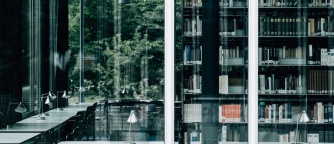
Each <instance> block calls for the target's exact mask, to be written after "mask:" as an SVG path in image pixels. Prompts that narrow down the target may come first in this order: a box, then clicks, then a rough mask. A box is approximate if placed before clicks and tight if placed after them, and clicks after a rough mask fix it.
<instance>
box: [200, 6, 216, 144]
mask: <svg viewBox="0 0 334 144" xmlns="http://www.w3.org/2000/svg"><path fill="white" fill-rule="evenodd" d="M202 23H203V25H202V47H203V50H202V51H203V53H202V98H210V99H211V98H212V99H213V100H211V101H207V100H202V125H201V129H202V143H203V144H218V141H219V139H218V138H219V123H218V104H219V101H218V100H215V98H218V97H219V91H218V90H219V81H218V77H219V59H218V48H219V0H206V1H203V5H202Z"/></svg>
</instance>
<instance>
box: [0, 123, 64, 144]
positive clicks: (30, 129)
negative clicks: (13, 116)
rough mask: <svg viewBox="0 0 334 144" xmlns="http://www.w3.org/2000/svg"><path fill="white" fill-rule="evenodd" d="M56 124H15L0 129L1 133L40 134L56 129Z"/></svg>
mask: <svg viewBox="0 0 334 144" xmlns="http://www.w3.org/2000/svg"><path fill="white" fill-rule="evenodd" d="M57 126H58V124H56V123H46V124H45V123H15V124H13V125H12V126H11V127H9V128H3V129H0V134H1V133H42V132H45V131H47V130H50V129H52V128H55V127H57ZM0 142H1V139H0Z"/></svg>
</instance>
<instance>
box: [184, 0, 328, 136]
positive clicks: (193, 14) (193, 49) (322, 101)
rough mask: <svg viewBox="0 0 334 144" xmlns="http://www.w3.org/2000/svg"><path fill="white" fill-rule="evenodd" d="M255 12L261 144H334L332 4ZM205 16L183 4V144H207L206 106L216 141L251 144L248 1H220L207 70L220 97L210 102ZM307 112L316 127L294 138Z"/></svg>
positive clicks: (299, 2)
mask: <svg viewBox="0 0 334 144" xmlns="http://www.w3.org/2000/svg"><path fill="white" fill-rule="evenodd" d="M258 10H259V13H258V18H259V19H258V20H259V23H258V27H259V35H258V40H259V41H258V43H259V44H258V45H259V47H258V56H259V57H258V59H259V61H258V67H257V68H258V72H259V73H258V75H259V79H258V83H259V86H258V88H259V89H258V99H259V101H258V110H259V111H258V112H259V115H258V122H259V127H258V129H259V132H258V135H259V143H277V142H282V143H285V142H286V143H289V142H290V143H291V142H295V141H297V142H299V143H309V142H311V143H312V142H315V143H317V142H319V143H333V142H334V137H333V136H332V135H333V133H334V122H333V117H334V115H333V114H334V113H333V109H334V107H333V104H334V100H333V97H334V47H333V46H334V0H259V8H258ZM203 11H205V9H204V8H203V3H202V1H200V0H197V1H196V0H195V1H190V0H184V3H183V22H184V23H183V61H182V64H181V65H182V67H181V69H182V76H181V79H182V82H181V109H182V128H181V133H182V134H180V135H182V136H180V137H181V139H180V140H179V142H180V143H201V142H203V141H201V140H202V138H203V137H205V133H204V132H203V129H204V128H203V127H202V126H203V123H206V122H204V121H203V120H205V118H204V116H205V112H204V109H203V108H205V106H204V104H206V103H207V102H209V103H210V102H211V103H214V106H213V107H212V109H214V110H215V112H213V113H218V114H217V119H218V122H217V123H218V127H219V130H218V131H215V134H217V135H219V136H218V137H219V138H218V140H217V141H219V142H220V143H221V142H224V143H225V142H227V143H233V142H238V143H242V142H247V141H248V138H247V135H248V134H247V130H248V118H249V116H248V107H247V103H248V89H247V88H248V84H251V82H248V78H247V73H248V69H249V67H248V56H247V51H248V34H247V32H248V21H249V20H248V17H247V14H248V8H247V1H246V0H220V1H219V18H218V19H219V22H218V23H219V28H218V30H217V31H215V32H216V33H217V36H218V37H219V40H218V41H219V44H218V45H217V46H215V47H214V53H218V57H217V62H218V63H217V64H216V65H214V66H213V65H210V66H211V67H212V66H213V67H216V68H217V69H215V70H217V71H219V73H218V74H217V75H215V76H214V79H216V80H217V84H216V85H215V87H214V88H215V90H216V91H217V95H218V96H207V94H205V85H206V84H208V83H206V84H204V83H205V80H206V79H207V77H208V76H207V75H206V72H205V70H206V69H207V68H208V67H207V65H208V64H207V63H206V62H205V61H204V59H205V57H206V56H207V55H206V56H204V55H205V52H206V51H207V48H208V47H206V45H205V43H206V41H208V38H206V37H204V36H203V35H204V33H205V32H206V29H205V27H203V25H204V23H205V16H204V14H202V13H203ZM211 54H213V53H211ZM215 58H216V57H214V56H213V59H215ZM215 60H216V59H215ZM205 77H206V78H205ZM210 80H213V79H210ZM303 110H305V111H306V113H307V115H308V117H310V119H311V121H309V122H307V123H299V125H298V133H296V131H297V130H296V129H297V120H298V119H299V116H300V114H301V113H302V111H303ZM214 115H215V114H214ZM268 137H269V139H268Z"/></svg>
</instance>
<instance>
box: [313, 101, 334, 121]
mask: <svg viewBox="0 0 334 144" xmlns="http://www.w3.org/2000/svg"><path fill="white" fill-rule="evenodd" d="M333 114H334V113H333V104H332V103H331V102H329V103H326V104H325V103H322V102H316V103H315V104H314V105H313V110H311V116H312V117H313V120H314V123H333V117H334V116H333Z"/></svg>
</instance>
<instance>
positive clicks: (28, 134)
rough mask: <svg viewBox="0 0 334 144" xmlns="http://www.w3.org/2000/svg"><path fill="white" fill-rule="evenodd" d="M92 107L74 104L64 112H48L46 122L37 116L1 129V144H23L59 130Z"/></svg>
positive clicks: (55, 110) (87, 104) (86, 104)
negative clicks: (69, 120) (78, 113)
mask: <svg viewBox="0 0 334 144" xmlns="http://www.w3.org/2000/svg"><path fill="white" fill-rule="evenodd" d="M91 105H93V104H92V103H85V104H73V105H69V106H68V107H65V108H63V109H64V110H62V111H58V110H57V109H53V110H50V111H48V113H49V116H46V119H45V120H37V117H38V115H39V114H37V115H34V116H31V117H28V118H26V119H23V120H21V121H18V122H17V123H15V124H13V125H11V127H9V128H2V129H0V143H21V142H24V141H26V140H29V139H33V138H35V137H36V136H37V135H40V134H44V132H47V131H49V130H57V128H61V127H62V126H63V123H64V122H66V121H67V120H68V119H70V118H71V117H73V116H75V115H76V113H77V112H78V111H85V110H86V109H87V107H88V106H91Z"/></svg>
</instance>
